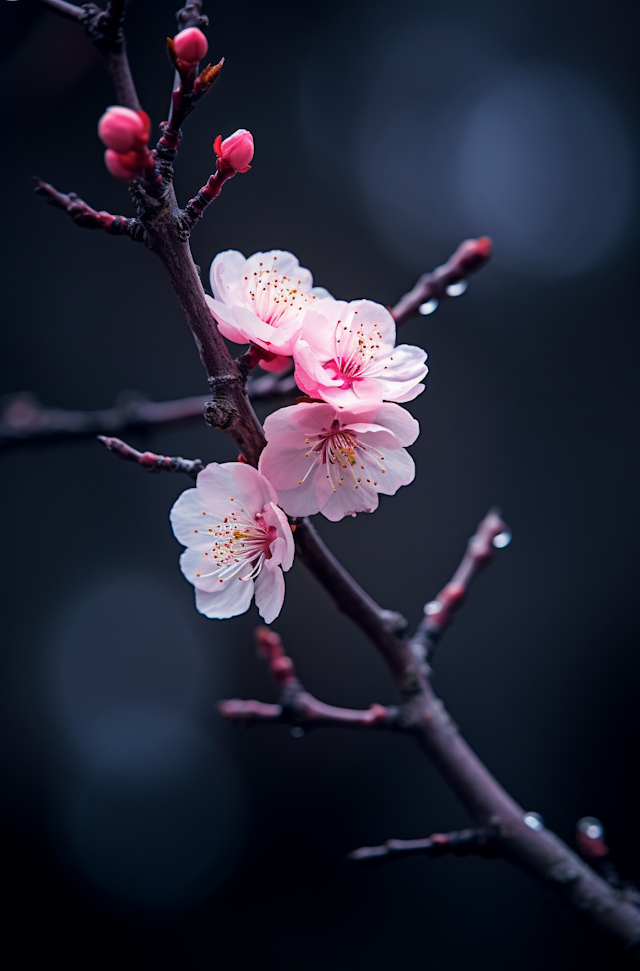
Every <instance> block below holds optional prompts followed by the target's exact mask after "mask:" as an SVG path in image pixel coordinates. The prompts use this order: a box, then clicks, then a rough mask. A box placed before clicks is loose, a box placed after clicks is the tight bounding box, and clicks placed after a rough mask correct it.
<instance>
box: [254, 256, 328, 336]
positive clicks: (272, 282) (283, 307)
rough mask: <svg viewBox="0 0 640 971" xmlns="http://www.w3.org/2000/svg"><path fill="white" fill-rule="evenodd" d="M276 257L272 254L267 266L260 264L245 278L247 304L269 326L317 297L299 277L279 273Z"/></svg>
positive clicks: (305, 306) (288, 316) (292, 315)
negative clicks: (270, 261)
mask: <svg viewBox="0 0 640 971" xmlns="http://www.w3.org/2000/svg"><path fill="white" fill-rule="evenodd" d="M277 259H278V257H277V256H274V258H273V263H272V265H271V266H270V267H266V266H265V265H264V264H263V263H260V268H259V269H258V270H254V272H253V274H252V275H247V276H245V278H244V279H245V301H246V304H247V306H248V307H251V306H252V307H253V311H254V313H255V314H256V316H258V317H259V318H260V320H262V321H264V323H265V324H270V326H271V327H277V326H278V325H279V324H281V323H282V322H283V321H287V320H290V319H291V318H292V317H296V316H297V315H298V314H299V313H301V312H302V311H303V310H306V309H307V308H308V307H309V305H310V304H312V303H313V301H314V300H315V299H316V297H315V296H312V295H311V294H309V293H308V292H307V290H306V288H305V285H303V284H302V282H301V281H300V280H297V279H295V278H294V277H290V276H285V275H284V274H282V273H279V272H278V269H277V267H276V260H277Z"/></svg>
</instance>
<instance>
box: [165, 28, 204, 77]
mask: <svg viewBox="0 0 640 971" xmlns="http://www.w3.org/2000/svg"><path fill="white" fill-rule="evenodd" d="M208 50H209V42H208V41H207V38H206V37H205V36H204V34H203V33H202V31H201V30H198V28H197V27H187V29H186V30H181V31H180V33H179V34H176V36H175V37H174V38H173V52H174V54H175V57H176V61H177V63H178V67H179V68H182V70H183V71H192V70H193V69H194V68H195V67H197V66H198V64H199V63H200V61H201V60H202V58H203V57H204V56H205V54H206V53H207V51H208Z"/></svg>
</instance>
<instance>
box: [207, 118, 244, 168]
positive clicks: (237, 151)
mask: <svg viewBox="0 0 640 971" xmlns="http://www.w3.org/2000/svg"><path fill="white" fill-rule="evenodd" d="M213 150H214V152H215V153H216V155H218V156H219V158H221V159H223V160H224V161H225V162H226V163H227V164H228V165H230V166H231V168H233V169H235V170H236V172H248V171H249V169H250V168H251V166H250V165H249V162H250V161H251V159H252V158H253V135H252V134H251V132H249V131H247V129H246V128H238V130H237V131H236V132H234V133H233V135H229V137H228V138H225V140H224V141H222V135H218V137H217V138H216V140H215V142H214V143H213Z"/></svg>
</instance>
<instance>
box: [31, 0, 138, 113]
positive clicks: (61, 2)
mask: <svg viewBox="0 0 640 971" xmlns="http://www.w3.org/2000/svg"><path fill="white" fill-rule="evenodd" d="M36 2H37V3H39V4H40V5H41V6H43V7H48V8H49V9H50V10H54V11H55V12H56V13H58V14H60V15H61V16H63V17H67V18H68V19H69V20H75V21H77V22H78V23H79V24H82V26H83V27H84V32H85V34H86V35H87V37H88V38H89V39H90V40H92V41H93V43H94V44H95V46H96V47H97V48H98V50H99V51H100V53H101V54H102V58H103V60H104V64H105V67H106V69H107V71H108V73H109V75H110V77H111V82H112V84H113V87H114V90H115V93H116V99H117V101H118V104H120V105H123V106H124V107H125V108H131V109H132V110H133V111H140V107H141V105H140V101H139V99H138V95H137V92H136V87H135V84H134V82H133V76H132V74H131V68H130V66H129V59H128V57H127V45H126V41H125V36H124V30H123V24H124V6H125V0H111V2H110V3H108V4H107V7H106V9H104V10H103V9H102V8H101V7H98V5H97V4H95V3H84V4H83V5H82V6H81V7H77V6H76V5H75V4H73V3H66V2H65V0H36Z"/></svg>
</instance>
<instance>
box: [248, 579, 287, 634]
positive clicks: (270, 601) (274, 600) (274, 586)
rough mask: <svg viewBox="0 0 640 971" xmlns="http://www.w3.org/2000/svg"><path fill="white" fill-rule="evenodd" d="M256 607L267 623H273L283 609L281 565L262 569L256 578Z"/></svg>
mask: <svg viewBox="0 0 640 971" xmlns="http://www.w3.org/2000/svg"><path fill="white" fill-rule="evenodd" d="M255 597H256V607H257V608H258V611H259V613H260V616H261V617H262V619H263V620H264V622H265V624H271V623H273V621H274V620H275V619H276V617H277V616H278V614H279V613H280V611H281V610H282V604H283V602H284V577H283V575H282V570H281V569H280V567H276V569H275V570H261V571H260V573H259V575H258V576H257V577H256V580H255Z"/></svg>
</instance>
